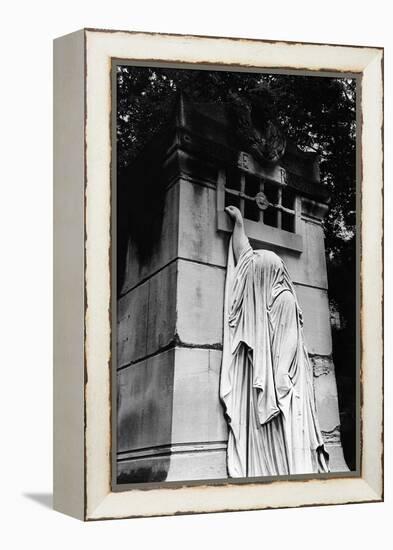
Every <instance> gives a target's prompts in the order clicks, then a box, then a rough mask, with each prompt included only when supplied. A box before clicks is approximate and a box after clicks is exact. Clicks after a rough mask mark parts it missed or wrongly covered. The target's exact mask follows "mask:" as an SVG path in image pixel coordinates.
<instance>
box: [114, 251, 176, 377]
mask: <svg viewBox="0 0 393 550" xmlns="http://www.w3.org/2000/svg"><path fill="white" fill-rule="evenodd" d="M176 279H177V265H176V262H174V263H171V264H169V265H168V266H166V267H165V268H164V269H162V270H161V271H159V272H158V273H156V274H155V275H153V276H152V277H151V278H150V279H148V280H147V281H146V282H145V283H142V284H141V285H139V286H137V287H136V288H134V289H133V290H131V291H130V292H128V293H127V294H125V295H124V296H122V297H121V298H120V299H119V301H118V329H117V330H118V337H117V341H118V346H117V354H118V359H117V364H118V367H123V366H124V365H128V364H130V363H131V362H134V361H137V360H140V359H143V358H144V357H146V355H150V354H152V353H155V352H156V351H158V350H160V349H162V348H164V347H165V346H167V345H168V344H169V343H170V342H172V341H173V339H174V336H175V332H176Z"/></svg>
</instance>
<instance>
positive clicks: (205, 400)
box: [172, 348, 228, 453]
mask: <svg viewBox="0 0 393 550" xmlns="http://www.w3.org/2000/svg"><path fill="white" fill-rule="evenodd" d="M220 368H221V352H220V351H217V350H209V349H195V348H194V349H193V348H177V349H176V354H175V376H174V397H173V408H172V442H173V443H174V444H179V443H204V444H209V443H212V442H214V443H215V444H217V443H221V444H225V442H226V440H227V438H228V433H227V425H226V422H225V419H224V410H223V407H222V405H221V402H220V399H219V379H220ZM199 450H203V449H199ZM195 452H196V453H197V452H198V449H196V450H195Z"/></svg>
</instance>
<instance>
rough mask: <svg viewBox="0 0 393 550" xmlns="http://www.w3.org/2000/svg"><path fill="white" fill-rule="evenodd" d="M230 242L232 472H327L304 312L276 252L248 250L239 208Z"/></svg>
mask: <svg viewBox="0 0 393 550" xmlns="http://www.w3.org/2000/svg"><path fill="white" fill-rule="evenodd" d="M226 212H227V213H228V215H229V216H230V217H231V218H232V220H233V222H234V228H233V234H232V237H231V241H230V244H229V251H228V266H227V278H226V287H225V304H224V344H223V359H222V368H221V379H220V397H221V400H222V402H223V404H224V407H225V415H226V418H227V422H228V427H229V438H228V451H227V469H228V475H229V476H230V477H257V476H276V475H290V474H308V473H316V472H328V458H329V457H328V454H327V452H326V450H325V447H324V443H323V439H322V434H321V430H320V428H319V424H318V419H317V414H316V408H315V402H314V390H313V375H312V367H311V364H310V361H309V358H308V354H307V350H306V347H305V344H304V336H303V320H302V312H301V309H300V307H299V304H298V301H297V298H296V292H295V289H294V286H293V284H292V282H291V279H290V276H289V274H288V271H287V268H286V266H285V264H284V262H283V261H282V259H281V258H280V257H279V256H278V255H277V254H275V253H274V252H271V251H269V250H253V249H252V248H251V246H250V243H249V240H248V238H247V236H246V234H245V232H244V225H243V219H242V215H241V213H240V211H239V210H238V209H237V208H235V207H233V206H229V207H227V208H226Z"/></svg>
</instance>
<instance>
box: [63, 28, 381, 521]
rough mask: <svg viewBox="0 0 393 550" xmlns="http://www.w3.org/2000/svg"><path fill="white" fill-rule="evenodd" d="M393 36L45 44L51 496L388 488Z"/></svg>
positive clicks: (182, 499)
mask: <svg viewBox="0 0 393 550" xmlns="http://www.w3.org/2000/svg"><path fill="white" fill-rule="evenodd" d="M382 64H383V50H382V49H381V48H371V47H359V46H338V45H322V44H302V43H285V42H277V43H273V42H267V41H263V40H243V39H230V38H212V37H197V36H181V35H162V34H147V33H137V32H124V31H103V30H90V29H85V30H81V31H78V32H76V33H73V34H70V35H67V36H65V37H62V38H59V39H57V40H55V45H54V138H55V143H54V157H55V169H54V189H55V200H54V214H55V235H54V237H55V238H54V243H55V245H54V256H55V314H54V321H55V330H54V349H55V357H54V503H55V508H56V509H57V510H59V511H62V512H64V513H67V514H70V515H72V516H75V517H78V518H80V519H83V520H97V519H105V518H127V517H138V516H155V515H171V514H177V513H202V512H217V511H234V510H254V509H263V508H272V507H273V508H280V507H294V506H308V505H322V504H323V505H325V504H344V503H356V502H372V501H380V500H382V498H383V362H382V343H383V340H382V299H383V294H382V284H383V280H382V204H383V196H382V191H383V168H382V167H383V150H382V132H383V81H382V74H383V73H382V69H383V65H382Z"/></svg>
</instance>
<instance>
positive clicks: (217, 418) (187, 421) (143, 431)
mask: <svg viewBox="0 0 393 550" xmlns="http://www.w3.org/2000/svg"><path fill="white" fill-rule="evenodd" d="M220 366H221V352H219V351H216V350H208V349H193V348H175V349H172V350H170V351H167V352H164V353H162V354H159V355H156V356H154V357H153V358H150V359H148V360H146V361H142V362H140V363H137V364H136V365H132V366H130V367H128V368H126V369H123V370H121V371H120V372H119V373H118V432H117V433H118V435H117V437H118V474H119V476H120V481H121V482H124V483H126V482H138V481H139V482H146V481H165V480H167V481H172V480H180V479H181V480H191V479H217V478H223V477H226V441H227V425H226V422H225V420H224V416H223V409H222V406H221V403H220V400H219V374H220Z"/></svg>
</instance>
